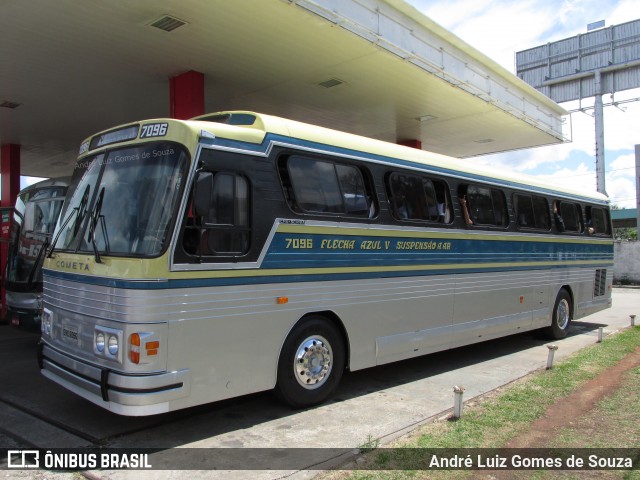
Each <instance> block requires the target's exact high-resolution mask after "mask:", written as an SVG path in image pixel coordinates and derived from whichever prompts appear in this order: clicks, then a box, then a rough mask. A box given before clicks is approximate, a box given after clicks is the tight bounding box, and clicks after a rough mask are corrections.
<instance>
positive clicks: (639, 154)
mask: <svg viewBox="0 0 640 480" xmlns="http://www.w3.org/2000/svg"><path fill="white" fill-rule="evenodd" d="M636 238H637V239H638V241H640V145H636Z"/></svg>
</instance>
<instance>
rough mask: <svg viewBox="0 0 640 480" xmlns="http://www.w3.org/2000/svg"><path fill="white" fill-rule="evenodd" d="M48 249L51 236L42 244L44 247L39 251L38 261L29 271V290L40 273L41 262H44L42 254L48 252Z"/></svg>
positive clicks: (36, 260)
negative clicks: (38, 272) (37, 273)
mask: <svg viewBox="0 0 640 480" xmlns="http://www.w3.org/2000/svg"><path fill="white" fill-rule="evenodd" d="M47 248H49V236H47V238H45V240H44V243H43V244H42V247H40V250H38V255H37V256H36V259H35V261H34V262H33V266H32V267H31V271H29V279H28V280H27V288H29V289H30V288H31V286H32V285H33V278H34V277H35V276H36V272H37V271H38V268H39V266H40V262H41V261H42V256H43V255H42V254H43V253H44V252H46V251H47Z"/></svg>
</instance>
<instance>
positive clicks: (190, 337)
mask: <svg viewBox="0 0 640 480" xmlns="http://www.w3.org/2000/svg"><path fill="white" fill-rule="evenodd" d="M612 264H613V240H612V233H611V220H610V213H609V204H608V200H607V198H606V197H605V196H603V195H601V194H598V193H589V192H587V191H577V190H571V189H568V188H564V187H562V186H552V185H550V184H547V183H544V182H543V181H541V180H539V179H535V178H531V177H526V176H521V175H515V174H510V173H508V172H505V171H499V172H497V171H491V170H489V169H486V168H481V167H479V166H476V165H474V164H473V163H472V162H470V161H465V160H458V159H451V158H448V157H445V156H441V155H435V154H431V153H427V152H424V151H420V150H417V149H412V148H408V147H402V146H399V145H394V144H389V143H385V142H381V141H376V140H371V139H368V138H363V137H359V136H355V135H351V134H347V133H342V132H338V131H333V130H329V129H326V128H320V127H316V126H311V125H307V124H303V123H299V122H295V121H290V120H285V119H282V118H277V117H273V116H268V115H261V114H256V113H250V112H222V113H217V114H211V115H206V116H202V117H198V118H195V119H192V120H189V121H180V120H172V119H154V120H147V121H141V122H136V123H131V124H128V125H124V126H121V127H118V128H115V129H113V130H108V131H105V132H102V133H98V134H96V135H94V136H92V137H90V138H88V139H87V140H86V141H84V142H83V143H82V145H81V147H80V155H79V158H78V162H77V165H76V168H75V170H74V173H73V177H72V180H71V185H70V188H69V194H68V196H67V200H66V201H65V206H64V209H63V212H62V214H61V216H60V220H59V223H58V226H57V229H56V234H55V236H54V239H53V241H52V247H51V248H50V250H49V253H48V254H47V258H46V260H45V274H44V309H43V321H42V343H41V345H40V349H39V362H40V368H41V370H42V373H43V374H44V375H45V376H46V377H48V378H50V379H52V380H54V381H55V382H57V383H59V384H60V385H63V386H64V387H66V388H68V389H69V390H71V391H73V392H75V393H77V394H78V395H81V396H82V397H84V398H85V399H88V400H90V401H92V402H94V403H95V404H97V405H100V406H102V407H104V408H106V409H109V410H111V411H113V412H116V413H118V414H124V415H149V414H157V413H161V412H167V411H170V410H176V409H180V408H185V407H189V406H192V405H198V404H203V403H207V402H213V401H217V400H221V399H225V398H229V397H234V396H238V395H243V394H247V393H251V392H258V391H262V390H270V389H274V390H275V392H276V393H277V394H278V395H279V396H280V397H281V398H282V399H283V400H284V401H286V402H287V403H289V404H291V405H292V406H294V407H305V406H310V405H314V404H318V403H320V402H322V401H324V400H325V399H326V398H327V397H328V396H329V395H330V393H331V392H332V391H333V390H334V389H335V387H336V385H337V384H338V382H339V381H340V379H341V376H342V374H343V372H344V371H345V369H349V370H351V371H355V370H360V369H363V368H367V367H372V366H375V365H380V364H385V363H389V362H394V361H398V360H402V359H407V358H411V357H415V356H417V355H424V354H428V353H431V352H436V351H440V350H444V349H450V348H455V347H459V346H462V345H469V344H472V343H474V342H480V341H484V340H488V339H494V338H497V337H502V336H506V335H511V334H515V333H519V332H525V331H529V330H536V329H541V330H542V331H544V332H546V333H547V334H548V335H550V336H551V337H553V338H562V337H564V336H565V335H567V329H568V328H569V325H570V324H571V321H572V320H573V319H578V318H581V317H584V316H585V315H588V314H590V313H592V312H595V311H598V310H601V309H604V308H607V307H608V306H610V304H611V284H612V273H611V272H612V270H611V269H612Z"/></svg>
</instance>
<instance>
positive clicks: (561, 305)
mask: <svg viewBox="0 0 640 480" xmlns="http://www.w3.org/2000/svg"><path fill="white" fill-rule="evenodd" d="M570 324H571V296H570V295H569V292H567V291H566V290H565V289H564V288H563V289H562V290H560V291H559V292H558V296H557V297H556V302H555V303H554V305H553V312H552V315H551V325H550V326H549V327H547V328H545V329H544V330H543V332H544V334H545V336H546V337H547V338H552V339H555V340H560V339H562V338H565V337H566V336H567V333H568V332H569V325H570Z"/></svg>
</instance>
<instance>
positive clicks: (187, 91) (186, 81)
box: [169, 70, 204, 120]
mask: <svg viewBox="0 0 640 480" xmlns="http://www.w3.org/2000/svg"><path fill="white" fill-rule="evenodd" d="M169 89H170V102H171V113H170V115H171V118H178V119H181V120H186V119H187V118H191V117H196V116H198V115H202V114H203V113H204V74H202V73H200V72H195V71H193V70H191V71H189V72H185V73H181V74H180V75H176V76H175V77H173V78H171V79H170V80H169Z"/></svg>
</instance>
